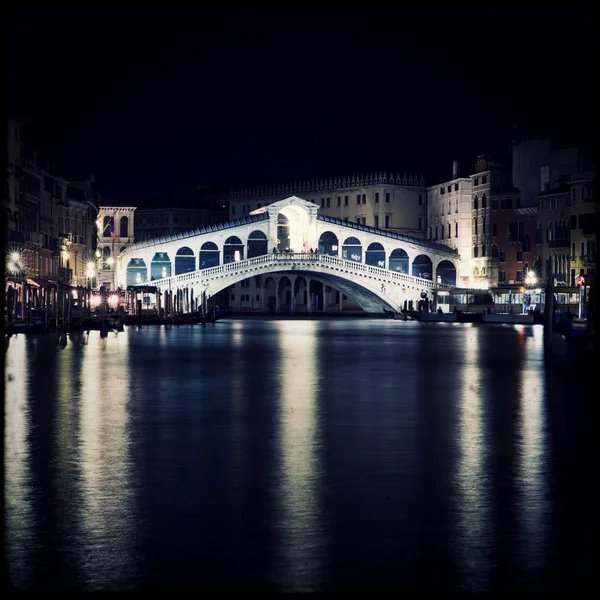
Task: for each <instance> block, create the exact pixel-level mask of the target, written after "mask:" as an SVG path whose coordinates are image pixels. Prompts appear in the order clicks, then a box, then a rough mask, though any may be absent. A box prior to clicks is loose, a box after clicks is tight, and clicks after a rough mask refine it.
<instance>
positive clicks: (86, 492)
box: [79, 332, 136, 589]
mask: <svg viewBox="0 0 600 600" xmlns="http://www.w3.org/2000/svg"><path fill="white" fill-rule="evenodd" d="M127 354H128V353H127V333H124V334H120V335H119V336H118V337H114V338H110V344H107V339H101V338H100V336H99V335H97V334H96V332H91V333H90V336H89V341H88V345H87V347H86V351H85V354H84V356H83V366H82V375H83V385H82V388H81V398H80V402H81V412H80V428H79V447H80V449H81V450H80V452H81V456H80V459H79V463H80V465H81V472H82V478H81V496H82V502H83V510H82V527H83V529H84V530H85V535H84V537H83V540H82V546H83V548H82V549H81V550H82V558H83V560H84V564H83V565H81V568H82V570H83V575H84V576H86V577H87V586H86V587H88V588H92V589H98V588H104V589H106V588H108V589H111V588H122V587H127V586H129V585H131V583H132V577H133V576H134V573H135V564H134V563H135V556H134V553H135V541H136V540H135V537H136V515H135V506H134V494H135V485H134V483H135V482H134V481H133V468H132V464H131V462H132V461H131V456H130V443H131V442H130V439H129V436H130V431H129V427H130V425H129V412H128V408H127V402H128V398H129V394H130V389H129V388H130V371H129V368H128V362H127Z"/></svg>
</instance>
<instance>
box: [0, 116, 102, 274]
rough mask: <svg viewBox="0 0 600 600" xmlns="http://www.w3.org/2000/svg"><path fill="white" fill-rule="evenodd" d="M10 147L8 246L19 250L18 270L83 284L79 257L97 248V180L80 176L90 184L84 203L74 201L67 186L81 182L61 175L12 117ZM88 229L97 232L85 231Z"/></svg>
mask: <svg viewBox="0 0 600 600" xmlns="http://www.w3.org/2000/svg"><path fill="white" fill-rule="evenodd" d="M7 150H8V168H7V174H6V187H5V190H6V193H5V217H6V221H5V231H6V240H7V250H8V251H9V253H10V254H13V255H18V256H19V261H18V263H19V267H20V269H21V270H20V271H19V273H20V274H21V275H26V276H28V277H42V278H54V279H59V280H61V281H62V282H63V283H71V284H73V285H81V277H80V273H81V270H80V268H79V266H78V263H77V258H76V257H77V256H78V255H79V254H82V253H84V248H85V252H87V251H88V250H91V251H94V250H95V248H96V246H95V243H96V237H95V230H94V224H95V221H96V214H97V205H96V199H97V193H96V192H95V188H94V186H93V181H92V180H90V181H87V182H81V185H84V186H87V187H88V188H90V190H91V191H90V193H89V196H88V197H87V198H86V199H82V202H83V203H82V204H79V203H78V202H71V198H70V194H69V191H68V190H70V186H73V185H75V186H76V185H77V184H73V183H71V184H70V183H68V182H67V181H66V180H65V179H63V178H61V177H59V176H57V175H56V173H55V169H54V167H53V165H51V164H50V162H49V161H48V160H46V159H45V158H44V157H43V156H41V155H39V154H38V153H37V152H35V151H34V150H32V149H31V148H30V147H28V146H27V145H26V144H25V143H23V140H22V134H21V125H20V124H19V123H18V122H17V121H15V120H13V119H9V120H8V143H7ZM86 230H91V231H94V235H91V236H86ZM74 258H75V261H74V260H73V259H74ZM74 266H75V268H73V267H74Z"/></svg>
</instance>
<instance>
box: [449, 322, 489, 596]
mask: <svg viewBox="0 0 600 600" xmlns="http://www.w3.org/2000/svg"><path fill="white" fill-rule="evenodd" d="M479 335H480V329H479V328H478V327H472V328H469V329H468V330H465V333H464V336H465V347H464V365H463V369H462V373H461V381H462V386H463V389H462V394H461V397H460V404H459V425H458V445H459V459H458V471H457V477H456V482H457V485H458V494H457V498H456V507H457V513H458V527H459V535H458V537H457V540H456V544H457V548H458V551H459V561H460V567H461V574H462V585H463V587H464V588H465V590H466V591H470V592H471V591H484V590H486V589H487V588H488V586H489V577H490V568H491V564H490V550H491V541H490V539H489V536H490V524H491V520H490V497H489V482H488V477H487V473H486V471H487V469H486V462H487V461H486V459H487V451H486V448H487V444H486V440H485V432H484V426H483V420H484V419H483V411H484V406H483V403H484V399H485V398H486V389H485V378H484V377H483V373H482V369H481V367H480V364H479V352H480V348H479Z"/></svg>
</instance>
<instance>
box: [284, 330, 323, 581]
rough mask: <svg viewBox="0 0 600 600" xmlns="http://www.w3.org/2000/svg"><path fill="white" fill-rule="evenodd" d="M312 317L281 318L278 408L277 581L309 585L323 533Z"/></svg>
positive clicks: (317, 572) (317, 571) (315, 576)
mask: <svg viewBox="0 0 600 600" xmlns="http://www.w3.org/2000/svg"><path fill="white" fill-rule="evenodd" d="M317 327H318V323H317V322H315V321H279V322H278V323H277V329H278V331H279V347H280V363H279V364H280V372H279V378H280V382H281V392H280V394H281V408H280V412H279V414H280V428H279V444H278V445H279V451H280V452H281V478H282V483H281V490H280V493H279V496H280V502H281V503H282V510H281V513H280V514H281V517H280V520H279V523H278V529H279V544H278V546H279V548H278V555H279V557H280V561H281V563H282V564H281V573H280V575H279V576H278V580H279V582H280V584H281V585H282V586H283V587H285V589H287V590H293V591H313V590H317V589H318V588H319V585H320V583H321V567H322V555H321V552H322V551H323V535H322V526H321V523H320V519H319V517H320V498H319V494H318V488H319V479H320V466H319V452H320V440H319V439H318V437H317V410H318V409H317V394H318V390H319V384H318V379H319V370H318V364H317V360H316V356H317V352H316V342H317V335H316V329H317Z"/></svg>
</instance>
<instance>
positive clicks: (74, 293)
mask: <svg viewBox="0 0 600 600" xmlns="http://www.w3.org/2000/svg"><path fill="white" fill-rule="evenodd" d="M71 296H73V298H74V299H75V300H77V290H73V291H72V292H71Z"/></svg>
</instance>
